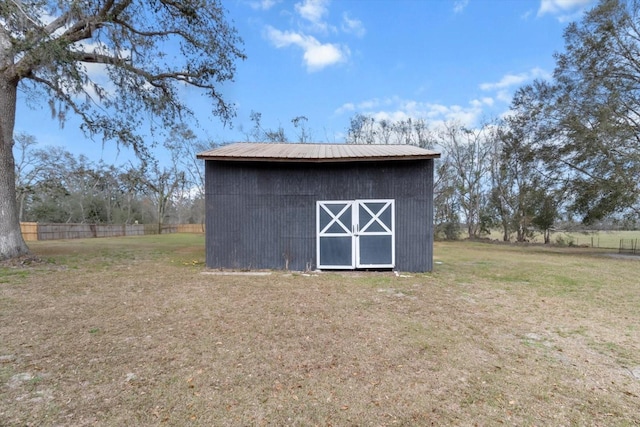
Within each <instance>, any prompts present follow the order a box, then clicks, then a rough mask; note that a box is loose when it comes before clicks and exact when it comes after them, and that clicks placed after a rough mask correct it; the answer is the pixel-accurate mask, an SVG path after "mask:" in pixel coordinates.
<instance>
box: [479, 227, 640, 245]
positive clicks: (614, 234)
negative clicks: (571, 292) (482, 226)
mask: <svg viewBox="0 0 640 427" xmlns="http://www.w3.org/2000/svg"><path fill="white" fill-rule="evenodd" d="M489 237H490V238H491V239H492V240H496V239H498V240H502V233H501V232H500V231H499V230H492V232H491V234H490V235H489ZM559 239H560V240H559ZM620 239H634V240H635V239H638V241H639V242H640V230H633V231H585V232H554V233H552V234H551V243H553V244H556V243H558V242H560V243H564V244H567V245H568V244H571V245H575V246H589V247H594V248H609V249H618V248H619V247H620ZM530 241H532V242H535V243H544V238H543V237H542V235H541V234H538V233H537V234H536V235H535V236H534V238H533V239H532V240H530Z"/></svg>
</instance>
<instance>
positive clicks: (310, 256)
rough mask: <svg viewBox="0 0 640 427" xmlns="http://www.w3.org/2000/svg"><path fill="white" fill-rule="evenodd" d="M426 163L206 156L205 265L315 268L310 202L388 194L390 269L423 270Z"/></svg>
mask: <svg viewBox="0 0 640 427" xmlns="http://www.w3.org/2000/svg"><path fill="white" fill-rule="evenodd" d="M432 186H433V160H419V161H388V162H378V163H373V162H372V163H369V162H353V163H320V164H318V163H276V162H274V163H261V162H255V163H252V162H232V161H228V162H221V161H211V160H209V161H206V197H207V217H206V239H207V243H206V245H207V255H206V257H207V266H208V267H209V268H235V269H263V268H266V269H291V270H305V269H315V268H316V253H315V251H316V235H315V233H316V222H315V221H316V218H315V216H316V212H315V208H316V201H317V200H353V199H395V201H396V202H395V203H396V224H395V225H396V269H398V270H401V271H430V270H431V269H432V259H433V253H432V251H433V234H432V230H433V226H432V224H433V193H432Z"/></svg>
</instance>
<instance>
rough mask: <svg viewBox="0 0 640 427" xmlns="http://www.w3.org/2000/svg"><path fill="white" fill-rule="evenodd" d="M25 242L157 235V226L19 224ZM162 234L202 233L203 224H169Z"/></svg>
mask: <svg viewBox="0 0 640 427" xmlns="http://www.w3.org/2000/svg"><path fill="white" fill-rule="evenodd" d="M20 229H21V230H22V237H23V238H24V240H26V241H35V240H62V239H89V238H92V237H124V236H143V235H146V234H157V233H158V226H157V224H53V223H37V222H21V223H20ZM162 233H166V234H169V233H204V224H169V225H163V226H162Z"/></svg>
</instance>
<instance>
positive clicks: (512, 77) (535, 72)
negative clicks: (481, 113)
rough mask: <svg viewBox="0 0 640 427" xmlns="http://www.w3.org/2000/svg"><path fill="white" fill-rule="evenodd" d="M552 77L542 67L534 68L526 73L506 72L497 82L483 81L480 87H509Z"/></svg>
mask: <svg viewBox="0 0 640 427" xmlns="http://www.w3.org/2000/svg"><path fill="white" fill-rule="evenodd" d="M550 77H551V75H550V74H549V73H548V72H546V71H544V70H543V69H542V68H533V69H532V70H531V71H528V72H525V73H520V74H506V75H505V76H503V77H502V79H500V81H498V82H495V83H482V84H481V85H480V89H482V90H485V91H490V90H501V89H507V88H512V87H514V86H519V85H521V84H523V83H524V82H526V81H530V80H534V79H538V78H542V79H549V78H550Z"/></svg>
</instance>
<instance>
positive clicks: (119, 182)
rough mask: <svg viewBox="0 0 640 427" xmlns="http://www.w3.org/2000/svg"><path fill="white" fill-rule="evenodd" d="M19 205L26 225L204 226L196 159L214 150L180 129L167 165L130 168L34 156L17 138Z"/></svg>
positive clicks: (50, 153)
mask: <svg viewBox="0 0 640 427" xmlns="http://www.w3.org/2000/svg"><path fill="white" fill-rule="evenodd" d="M15 140H16V145H15V151H16V153H15V157H16V166H15V167H16V199H17V206H18V217H19V219H20V221H21V222H54V223H104V224H134V223H140V224H143V223H144V224H156V225H157V230H158V233H160V232H161V230H162V226H163V224H166V223H171V224H182V223H196V224H197V223H204V165H203V164H202V162H201V161H200V160H197V159H196V157H195V156H196V153H197V152H199V151H204V150H205V149H207V148H210V147H211V146H212V143H210V142H206V141H199V140H197V139H196V136H195V134H193V132H191V131H190V130H188V129H187V128H185V127H184V126H179V127H177V128H175V129H174V130H173V131H172V132H171V133H170V134H169V137H168V138H167V140H166V141H164V142H163V146H164V148H165V149H166V150H167V152H168V153H169V154H170V161H169V162H168V164H167V165H162V166H161V165H160V164H159V163H158V161H156V160H149V159H148V160H146V161H141V160H139V159H137V160H132V161H130V162H129V163H126V164H123V165H119V166H116V165H109V164H106V163H104V162H103V161H98V162H95V161H92V160H90V159H89V158H87V157H86V156H84V155H74V154H72V153H70V152H69V151H67V150H65V149H64V148H63V147H44V148H37V147H38V144H37V140H36V139H35V138H34V137H33V136H31V135H28V134H18V135H16V137H15Z"/></svg>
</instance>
